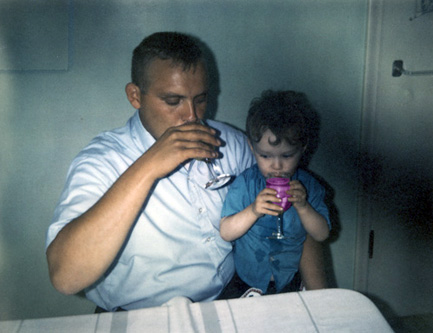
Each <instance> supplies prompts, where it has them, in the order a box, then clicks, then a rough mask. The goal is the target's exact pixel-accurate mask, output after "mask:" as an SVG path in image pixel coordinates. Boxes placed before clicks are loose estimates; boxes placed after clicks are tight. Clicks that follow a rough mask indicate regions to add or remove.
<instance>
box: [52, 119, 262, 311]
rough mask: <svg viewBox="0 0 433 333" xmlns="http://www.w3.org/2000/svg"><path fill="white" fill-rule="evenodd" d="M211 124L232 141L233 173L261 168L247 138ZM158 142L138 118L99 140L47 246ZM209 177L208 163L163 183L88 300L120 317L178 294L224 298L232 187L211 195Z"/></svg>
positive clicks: (72, 172) (74, 179) (77, 166)
mask: <svg viewBox="0 0 433 333" xmlns="http://www.w3.org/2000/svg"><path fill="white" fill-rule="evenodd" d="M208 124H209V126H211V127H213V128H215V129H217V130H218V131H220V132H221V133H220V136H219V137H220V138H221V139H222V141H224V142H225V143H226V144H225V146H223V147H221V148H220V152H221V153H222V155H223V158H221V159H220V160H219V161H218V162H219V163H221V165H222V168H223V170H224V172H225V173H229V174H231V175H234V176H236V175H238V174H240V173H241V172H242V171H243V170H244V169H246V168H247V167H249V166H251V165H252V164H253V163H254V157H253V155H252V153H251V151H250V149H249V147H248V144H247V141H246V138H245V136H244V134H243V133H241V132H240V131H238V130H235V129H234V128H232V127H229V126H227V125H225V124H222V123H219V122H216V121H210V120H209V121H208ZM154 142H155V139H154V138H153V137H152V136H151V135H150V133H148V132H147V131H146V130H145V129H144V127H143V125H142V123H141V121H140V118H139V115H138V112H136V113H135V114H134V115H133V116H132V117H131V118H130V119H129V121H128V122H127V124H126V125H125V126H124V127H121V128H119V129H115V130H113V131H109V132H104V133H102V134H100V135H99V136H97V137H96V138H95V139H93V140H92V142H91V143H90V144H89V145H88V146H87V147H86V148H85V149H83V150H82V151H81V152H80V153H79V155H78V156H77V157H76V158H75V159H74V161H73V162H72V165H71V167H70V169H69V172H68V176H67V181H66V185H65V188H64V190H63V193H62V195H61V197H60V201H59V203H58V205H57V207H56V209H55V212H54V217H53V221H52V224H51V225H50V227H49V229H48V233H47V243H46V246H47V247H48V245H49V244H50V243H51V242H52V241H53V239H54V238H55V237H56V235H57V233H58V232H59V231H60V230H61V229H62V228H63V227H64V226H65V225H66V224H67V223H68V222H70V221H71V220H73V219H74V218H76V217H78V216H80V215H81V214H83V213H84V212H86V211H87V210H88V209H89V208H90V207H92V206H93V205H94V204H95V203H96V202H97V201H98V200H99V198H100V197H101V196H102V195H103V194H104V193H105V192H106V191H107V190H108V189H109V188H110V187H111V185H112V184H113V183H114V182H115V181H116V180H117V178H119V176H120V175H121V174H122V173H123V172H124V171H125V170H126V169H127V168H128V167H129V166H130V165H131V164H132V163H133V162H134V161H135V160H137V159H138V158H139V157H140V156H141V155H142V154H143V153H144V152H145V151H146V150H147V149H149V148H150V147H151V146H152V145H153V144H154ZM208 177H209V174H208V171H207V166H206V164H205V162H201V161H193V162H191V163H190V164H188V165H187V166H186V167H183V166H180V167H179V168H178V169H177V170H175V171H174V172H173V173H171V174H170V175H169V176H167V177H165V178H163V179H161V180H159V181H158V182H157V183H156V184H155V186H154V189H153V190H152V192H151V195H150V196H149V198H148V200H147V201H146V202H145V203H144V204H143V208H142V211H141V213H140V214H139V215H138V217H137V220H136V223H135V225H134V226H133V228H132V230H131V233H130V235H129V237H128V239H127V240H126V241H125V243H124V246H123V248H122V250H121V251H120V252H119V254H118V256H117V258H116V259H115V261H114V262H113V264H112V265H111V267H110V268H109V269H108V270H107V272H106V273H105V274H104V275H103V276H102V277H101V278H100V279H99V280H98V281H97V282H96V283H94V284H93V285H92V286H90V287H89V288H87V289H86V290H85V292H86V296H87V298H88V299H90V300H91V301H93V302H94V303H95V304H97V305H99V306H100V307H102V308H104V309H107V310H109V311H112V310H115V309H116V308H117V307H122V308H124V309H128V310H129V309H136V308H143V307H151V306H158V305H161V304H163V303H165V302H167V301H169V300H170V299H171V298H173V297H175V296H184V297H188V298H189V299H191V300H192V301H207V300H212V299H215V298H216V297H217V296H218V295H219V293H220V292H221V291H222V289H223V288H224V286H225V285H226V284H227V283H228V281H229V280H230V279H231V277H232V275H233V273H234V264H233V256H232V252H231V251H232V245H231V243H229V242H225V241H224V240H222V239H221V237H220V235H219V221H220V212H221V208H222V204H223V200H224V198H225V195H226V193H227V190H228V186H226V187H223V188H221V189H219V190H207V189H204V184H205V183H206V181H207V179H208Z"/></svg>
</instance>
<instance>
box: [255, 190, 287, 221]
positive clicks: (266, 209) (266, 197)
mask: <svg viewBox="0 0 433 333" xmlns="http://www.w3.org/2000/svg"><path fill="white" fill-rule="evenodd" d="M276 195H277V191H275V190H274V189H272V188H265V189H263V190H262V191H261V192H260V193H259V194H258V195H257V198H256V200H254V202H253V203H252V204H251V208H252V211H253V213H254V215H256V216H257V218H260V217H262V216H263V215H265V214H268V215H273V216H277V215H278V214H280V213H281V212H282V211H283V208H281V207H280V206H278V205H275V204H273V202H281V199H280V198H277V197H276Z"/></svg>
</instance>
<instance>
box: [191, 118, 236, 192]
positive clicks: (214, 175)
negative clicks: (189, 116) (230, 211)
mask: <svg viewBox="0 0 433 333" xmlns="http://www.w3.org/2000/svg"><path fill="white" fill-rule="evenodd" d="M199 122H200V124H202V125H204V126H208V125H207V124H206V122H205V121H204V120H203V119H200V120H199ZM199 161H202V162H204V163H206V166H207V168H208V170H209V175H210V178H209V180H208V181H207V182H206V184H205V185H204V188H205V189H209V190H216V189H218V188H220V187H222V186H224V185H225V184H227V182H229V181H230V179H231V178H232V176H231V175H230V174H228V173H224V172H223V170H222V167H221V162H220V161H219V159H211V158H203V159H200V160H199Z"/></svg>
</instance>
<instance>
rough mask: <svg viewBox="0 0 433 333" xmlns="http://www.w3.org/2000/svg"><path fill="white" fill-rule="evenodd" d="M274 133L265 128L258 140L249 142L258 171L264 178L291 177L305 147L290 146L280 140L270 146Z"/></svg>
mask: <svg viewBox="0 0 433 333" xmlns="http://www.w3.org/2000/svg"><path fill="white" fill-rule="evenodd" d="M275 139H276V137H275V135H274V134H273V133H272V132H271V131H270V130H266V131H265V132H264V133H263V136H262V138H261V140H260V141H259V142H253V143H250V147H251V149H252V151H253V153H254V156H255V157H256V161H257V165H258V167H259V170H260V172H261V173H262V175H263V176H264V177H266V178H269V177H291V176H292V175H293V174H294V173H295V171H296V168H297V167H298V164H299V161H300V160H301V157H302V153H303V152H304V151H305V147H300V146H292V145H290V144H289V143H288V142H286V141H282V142H281V143H280V144H279V145H277V146H272V145H271V144H270V143H269V141H270V142H274V141H275Z"/></svg>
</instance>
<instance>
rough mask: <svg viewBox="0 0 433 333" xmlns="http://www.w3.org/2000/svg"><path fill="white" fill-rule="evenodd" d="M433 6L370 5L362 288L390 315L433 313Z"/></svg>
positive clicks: (394, 0) (407, 2) (408, 0)
mask: <svg viewBox="0 0 433 333" xmlns="http://www.w3.org/2000/svg"><path fill="white" fill-rule="evenodd" d="M421 6H424V8H421ZM429 6H430V7H431V9H433V1H421V0H419V1H418V2H417V1H415V0H372V1H370V8H369V10H370V13H369V24H368V38H367V39H368V45H367V57H366V76H365V84H364V87H365V91H364V106H363V121H362V126H363V128H362V134H363V136H362V138H361V142H362V146H361V152H362V153H361V162H360V163H361V164H360V165H361V169H362V172H361V177H362V179H361V183H362V184H363V188H362V189H361V191H360V201H359V224H358V237H357V258H356V272H355V289H357V290H360V291H362V292H365V293H366V294H367V295H368V296H369V297H370V298H371V299H372V300H374V301H375V302H376V304H377V305H378V306H379V308H380V310H382V312H383V313H384V314H385V315H386V316H390V317H391V316H403V315H412V314H421V313H428V312H430V313H431V312H433V12H429V13H425V14H424V15H420V16H417V15H419V13H418V14H417V13H416V11H420V10H421V9H425V10H428V9H429V8H428V7H429ZM395 60H401V61H402V64H403V70H404V71H406V72H405V73H402V75H400V76H393V64H394V61H395ZM394 72H395V73H394V75H397V74H399V73H398V71H394ZM409 72H412V73H409ZM419 72H423V73H419ZM408 74H412V75H408ZM418 74H429V75H418Z"/></svg>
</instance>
